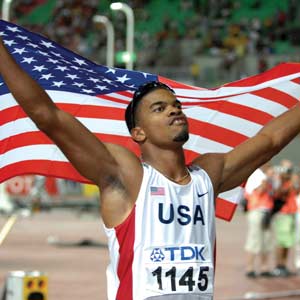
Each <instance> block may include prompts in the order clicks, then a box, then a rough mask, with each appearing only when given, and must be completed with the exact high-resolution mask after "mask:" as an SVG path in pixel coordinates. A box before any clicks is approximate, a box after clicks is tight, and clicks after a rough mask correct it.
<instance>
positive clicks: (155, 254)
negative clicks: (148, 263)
mask: <svg viewBox="0 0 300 300" xmlns="http://www.w3.org/2000/svg"><path fill="white" fill-rule="evenodd" d="M150 259H151V260H152V261H153V262H161V261H163V260H164V259H165V255H164V254H163V252H162V251H161V249H159V248H155V249H153V251H152V253H151V255H150Z"/></svg>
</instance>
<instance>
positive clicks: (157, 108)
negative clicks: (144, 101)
mask: <svg viewBox="0 0 300 300" xmlns="http://www.w3.org/2000/svg"><path fill="white" fill-rule="evenodd" d="M163 110H164V108H163V107H162V106H157V107H155V108H154V109H153V111H154V112H161V111H163Z"/></svg>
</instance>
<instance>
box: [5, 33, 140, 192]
mask: <svg viewBox="0 0 300 300" xmlns="http://www.w3.org/2000/svg"><path fill="white" fill-rule="evenodd" d="M0 74H1V75H2V77H3V79H4V81H5V82H6V84H7V86H8V88H9V90H10V91H11V93H12V94H13V96H14V98H15V99H16V101H17V102H18V103H19V104H20V106H21V107H22V108H23V109H24V111H25V112H26V113H27V115H28V116H29V117H30V118H31V119H32V120H33V122H34V123H35V124H36V125H37V127H38V128H39V129H40V130H42V131H43V132H44V133H46V134H47V135H48V136H49V137H50V138H51V139H52V140H53V142H54V143H55V144H56V145H57V146H58V147H59V148H60V149H61V150H62V151H63V153H64V154H65V155H66V157H67V158H68V159H69V160H70V162H71V163H72V164H73V165H74V167H75V168H76V169H77V170H78V171H79V172H80V173H81V174H82V175H83V176H84V177H86V178H88V179H89V180H91V181H92V182H94V183H95V184H97V185H98V186H100V188H105V187H106V186H107V185H108V184H110V182H116V181H121V182H122V178H127V173H126V170H127V169H128V164H132V165H133V168H134V166H137V159H136V158H135V156H134V155H133V154H131V153H130V152H129V151H126V150H125V149H120V148H118V147H114V146H109V145H105V144H103V143H101V142H100V141H99V140H98V139H97V138H96V137H95V136H94V135H93V134H92V133H91V132H90V131H89V130H88V129H87V128H85V127H84V126H83V125H82V124H81V123H80V122H79V121H78V120H77V119H76V118H74V117H73V116H71V115H70V114H68V113H66V112H64V111H62V110H59V109H58V108H57V107H56V105H55V104H54V103H53V102H52V101H51V99H50V98H49V96H48V94H47V93H46V92H45V91H44V90H43V89H42V88H41V87H40V86H39V84H38V83H37V82H36V81H34V80H33V79H32V78H31V77H30V76H29V75H28V74H27V73H26V72H25V71H24V70H22V69H21V68H20V66H19V65H18V64H17V63H16V62H15V60H14V59H13V58H12V56H11V55H10V54H9V53H8V51H7V49H6V47H5V46H4V44H3V42H2V40H1V39H0ZM119 151H121V153H122V155H118V154H119V153H118V152H119ZM119 156H122V158H120V157H119ZM127 172H128V171H127ZM128 176H129V175H128ZM126 183H127V182H122V184H123V185H126Z"/></svg>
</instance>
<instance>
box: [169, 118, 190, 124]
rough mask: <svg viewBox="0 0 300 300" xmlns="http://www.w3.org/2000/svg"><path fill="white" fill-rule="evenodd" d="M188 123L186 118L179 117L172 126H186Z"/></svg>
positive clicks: (172, 122) (173, 121)
mask: <svg viewBox="0 0 300 300" xmlns="http://www.w3.org/2000/svg"><path fill="white" fill-rule="evenodd" d="M186 123H187V121H186V118H185V117H177V118H174V119H173V120H172V121H171V122H170V125H185V124H186Z"/></svg>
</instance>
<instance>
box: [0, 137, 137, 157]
mask: <svg viewBox="0 0 300 300" xmlns="http://www.w3.org/2000/svg"><path fill="white" fill-rule="evenodd" d="M95 135H96V136H97V137H98V138H99V139H100V140H101V141H102V142H104V143H106V142H107V143H113V144H119V145H122V146H125V147H126V148H128V149H130V150H131V151H133V152H134V153H136V154H137V155H139V153H140V151H139V147H138V146H137V144H136V143H134V142H133V141H132V139H131V137H129V136H128V137H126V136H119V135H111V134H102V133H99V134H95ZM1 143H3V145H5V147H1V148H0V154H3V153H6V152H7V151H10V150H13V149H16V148H20V147H25V146H31V145H43V144H45V145H52V144H53V142H52V141H51V139H49V138H48V137H47V136H46V135H45V134H44V133H43V132H41V131H33V132H25V133H21V134H17V135H15V136H13V137H9V138H6V139H4V140H2V141H1Z"/></svg>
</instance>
